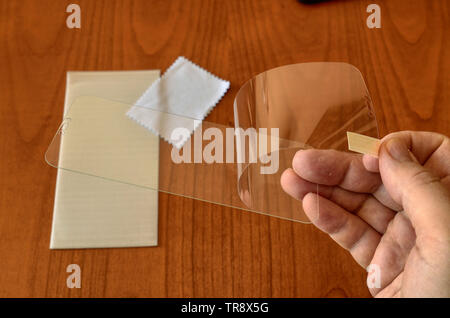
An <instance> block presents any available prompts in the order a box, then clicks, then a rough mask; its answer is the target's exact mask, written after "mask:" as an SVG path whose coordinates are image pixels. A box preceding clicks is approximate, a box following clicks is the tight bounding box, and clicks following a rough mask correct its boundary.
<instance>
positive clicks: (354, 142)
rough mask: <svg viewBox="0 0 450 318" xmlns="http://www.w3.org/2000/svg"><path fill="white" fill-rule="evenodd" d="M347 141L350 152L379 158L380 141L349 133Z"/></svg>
mask: <svg viewBox="0 0 450 318" xmlns="http://www.w3.org/2000/svg"><path fill="white" fill-rule="evenodd" d="M347 140H348V149H349V150H351V151H354V152H359V153H362V154H367V155H371V156H374V157H378V151H379V149H380V144H381V141H380V139H377V138H373V137H369V136H364V135H361V134H357V133H354V132H350V131H347Z"/></svg>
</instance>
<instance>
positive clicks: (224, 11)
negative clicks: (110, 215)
mask: <svg viewBox="0 0 450 318" xmlns="http://www.w3.org/2000/svg"><path fill="white" fill-rule="evenodd" d="M69 3H78V4H80V7H81V12H82V21H81V23H82V24H81V29H68V28H67V27H66V24H65V20H66V18H67V16H68V14H67V13H66V7H67V5H68V4H69ZM370 3H377V4H379V5H380V6H381V23H382V27H381V29H368V27H367V26H366V18H367V16H368V15H369V14H368V13H366V7H367V6H368V4H370ZM179 55H184V56H186V57H187V58H189V59H191V60H193V61H194V62H196V63H198V64H199V65H201V66H203V67H205V68H206V69H208V70H210V71H211V72H213V73H215V74H217V75H219V76H221V77H223V78H225V79H228V80H230V81H231V90H230V91H229V92H228V93H227V95H226V96H225V98H224V99H223V100H222V101H221V102H220V104H219V106H218V107H217V108H216V109H215V110H214V111H213V113H212V114H211V115H210V116H211V117H210V118H212V119H214V120H217V119H220V120H223V121H226V122H232V120H233V112H232V103H233V99H234V96H235V94H236V92H237V90H238V88H239V87H240V85H242V84H243V83H244V82H245V81H246V80H247V79H249V78H251V77H252V76H254V75H256V74H258V73H260V72H262V71H264V70H267V69H270V68H273V67H276V66H280V65H285V64H291V63H300V62H310V61H341V62H348V63H351V64H353V65H355V66H356V67H358V68H359V69H360V70H361V72H362V73H363V75H364V77H365V79H366V83H367V86H368V88H369V91H370V93H371V95H372V98H373V102H374V105H375V108H376V114H377V117H378V121H379V126H380V133H381V135H385V134H387V133H389V132H392V131H396V130H401V129H414V130H430V131H437V132H441V133H445V134H447V135H450V116H449V113H448V112H449V107H450V78H449V77H450V75H449V74H450V1H446V0H442V1H437V0H434V1H430V0H416V1H412V0H395V1H393V0H384V1H383V0H370V1H357V0H347V1H345V0H342V1H339V0H336V1H330V2H324V3H321V4H318V5H310V6H308V5H303V4H300V3H299V2H297V1H294V0H280V1H261V0H254V1H250V0H230V1H186V0H182V1H147V0H145V1H144V0H142V1H112V0H109V1H106V0H104V1H87V0H84V1H75V0H73V1H37V0H36V1H10V0H1V1H0V136H1V137H0V138H1V142H0V296H2V297H5V296H8V297H334V296H338V297H341V296H351V297H366V296H370V295H369V293H368V292H367V288H366V284H365V279H366V278H365V271H364V270H363V269H362V268H360V267H359V266H358V265H357V264H356V263H355V262H354V261H353V259H352V258H351V256H350V255H349V253H347V252H346V251H344V250H343V249H341V248H340V247H339V246H338V245H337V244H336V243H334V242H333V241H332V240H331V239H330V238H329V237H328V236H326V235H324V234H323V233H321V232H319V231H318V230H317V229H315V228H314V227H313V226H311V225H303V224H297V223H294V222H289V221H283V220H279V219H276V218H271V217H267V216H261V215H256V214H252V213H249V212H243V211H240V210H234V209H230V208H225V207H218V206H215V205H212V204H206V203H202V202H197V201H193V200H190V199H184V198H179V197H174V196H170V195H166V194H160V196H159V200H160V207H159V243H160V245H159V246H158V247H153V248H126V249H91V250H64V251H62V250H53V251H51V250H49V248H48V246H49V239H50V231H51V222H52V209H53V200H54V189H55V177H56V171H55V169H54V168H52V167H50V166H48V165H47V164H46V163H45V162H44V152H45V150H46V148H47V146H48V145H49V143H50V141H51V138H52V136H53V135H54V133H55V131H56V129H57V127H58V125H59V122H60V121H61V114H62V108H63V98H64V88H65V76H66V71H67V70H134V69H161V70H165V69H166V68H167V67H168V66H169V65H170V64H171V62H172V61H174V60H175V58H176V57H177V56H179ZM72 263H76V264H79V265H80V266H81V270H82V288H81V289H69V288H67V287H66V278H67V275H68V274H67V273H66V266H67V265H68V264H72Z"/></svg>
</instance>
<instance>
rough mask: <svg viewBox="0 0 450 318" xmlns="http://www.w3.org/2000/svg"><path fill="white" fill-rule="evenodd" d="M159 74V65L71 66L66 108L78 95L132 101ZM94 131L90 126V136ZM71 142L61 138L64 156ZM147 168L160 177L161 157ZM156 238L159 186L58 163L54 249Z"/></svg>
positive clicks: (120, 244) (155, 143)
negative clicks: (135, 67)
mask: <svg viewBox="0 0 450 318" xmlns="http://www.w3.org/2000/svg"><path fill="white" fill-rule="evenodd" d="M159 74H160V73H159V71H158V70H154V71H118V72H68V73H67V83H66V98H65V105H64V113H67V110H68V109H69V107H70V105H71V104H72V103H73V101H74V100H76V98H77V97H80V96H97V97H102V98H105V99H110V100H115V101H121V102H125V103H129V104H133V103H134V102H135V101H136V100H137V99H138V98H139V97H140V96H141V94H142V93H143V92H144V91H145V90H146V89H147V88H148V86H149V85H151V83H152V82H153V81H155V80H156V79H157V78H159ZM124 116H125V115H124ZM130 121H131V120H130ZM69 129H70V127H69ZM130 129H133V127H132V126H130ZM121 131H122V132H123V130H122V129H121ZM90 133H91V132H86V134H87V137H88V136H89V134H90ZM151 143H152V145H153V147H156V148H155V149H158V146H159V138H158V137H157V136H155V137H154V139H153V140H152V141H151ZM71 146H72V145H70V142H69V141H68V142H66V140H63V143H62V145H61V150H60V160H64V149H69V147H71ZM110 150H111V151H114V149H110ZM105 151H108V149H105ZM153 152H154V150H153ZM146 171H147V172H146V173H148V176H147V177H148V178H155V182H157V178H158V158H154V160H152V161H151V162H149V167H148V169H146ZM157 244H158V191H156V190H149V189H144V188H140V187H136V186H132V185H128V184H123V183H119V182H114V181H109V180H105V179H102V178H98V177H93V176H88V175H84V174H80V173H77V172H71V171H67V170H63V169H58V173H57V182H56V191H55V204H54V211H53V224H52V234H51V240H50V248H51V249H66V248H100V247H132V246H155V245H157Z"/></svg>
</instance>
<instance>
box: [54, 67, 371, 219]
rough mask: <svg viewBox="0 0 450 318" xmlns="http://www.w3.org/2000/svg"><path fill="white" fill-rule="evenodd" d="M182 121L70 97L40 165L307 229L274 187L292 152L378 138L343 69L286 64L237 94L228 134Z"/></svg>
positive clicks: (359, 85)
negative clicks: (352, 138)
mask: <svg viewBox="0 0 450 318" xmlns="http://www.w3.org/2000/svg"><path fill="white" fill-rule="evenodd" d="M131 107H138V112H139V113H140V115H141V119H142V121H141V122H140V123H138V122H136V121H134V120H132V119H130V118H129V117H127V116H126V113H127V111H128V110H129V109H130V108H131ZM230 111H231V110H230ZM186 114H188V111H187V110H184V111H183V113H180V112H174V111H173V110H171V109H170V105H161V108H160V109H149V108H146V107H144V106H142V105H134V106H132V105H130V104H128V103H123V102H121V101H112V100H108V99H104V98H100V97H95V96H83V97H79V98H78V99H76V100H75V102H74V103H73V104H72V105H71V106H70V108H69V111H68V112H67V115H66V117H65V118H64V121H63V123H62V124H61V126H60V128H59V129H58V132H57V134H56V135H55V137H54V139H53V141H52V143H51V144H50V147H49V149H48V151H47V153H46V161H47V162H48V163H49V164H50V165H52V166H54V167H57V168H60V169H67V170H71V171H76V172H79V173H83V174H87V175H91V176H94V177H100V178H104V179H107V180H110V181H111V182H122V183H127V184H131V185H135V186H137V187H144V188H148V189H153V190H159V191H162V192H166V193H170V194H174V195H180V196H185V197H189V198H193V199H197V200H202V201H207V202H211V203H215V204H219V205H225V206H229V207H234V208H238V209H243V210H248V211H253V212H257V213H263V214H268V215H272V216H276V217H280V218H284V219H289V220H294V221H300V222H308V219H307V218H306V216H305V214H304V212H303V210H302V205H301V202H299V201H297V200H295V199H292V198H291V197H289V196H288V195H287V194H285V193H284V191H283V190H282V188H281V185H280V177H281V174H282V172H283V171H284V170H285V169H287V168H290V167H291V166H292V164H291V163H292V158H293V156H294V154H295V153H296V151H298V150H299V149H307V148H320V149H338V150H342V151H346V150H347V142H346V140H347V139H346V132H347V131H353V132H358V133H361V134H364V135H368V136H373V137H378V130H377V124H376V120H375V116H374V113H373V110H372V104H371V100H370V97H369V94H368V91H367V88H366V86H365V84H364V80H363V78H362V76H361V74H360V72H359V71H358V70H357V69H356V68H355V67H353V66H351V65H349V64H345V63H304V64H295V65H288V66H283V67H279V68H276V69H272V70H269V71H267V72H264V73H262V74H259V75H258V76H256V77H255V78H253V79H251V80H250V81H248V82H247V83H246V84H245V85H244V86H243V87H242V88H241V89H240V90H239V92H238V93H237V95H236V98H235V101H234V119H235V123H234V127H231V126H224V125H221V124H218V123H215V122H211V121H208V120H205V121H202V122H201V121H200V118H192V117H189V116H187V115H186ZM145 123H147V125H146V126H147V127H148V125H150V126H151V127H153V128H154V129H153V131H155V130H157V131H161V130H168V131H170V132H171V136H172V137H173V140H174V141H179V140H180V138H181V139H182V140H183V141H185V142H184V146H183V147H182V148H181V149H178V148H176V147H173V146H172V145H171V144H170V143H169V142H168V141H166V140H162V139H160V140H159V141H158V140H156V141H155V138H151V136H154V132H152V131H150V130H149V129H147V128H146V127H144V126H143V124H145ZM149 123H150V124H149ZM191 131H193V133H192V134H190V132H191ZM155 142H156V143H159V151H156V150H155V149H158V147H157V145H155ZM62 150H63V151H62ZM158 158H159V161H158V160H157V159H158ZM158 162H159V164H157V163H158ZM155 163H156V164H155Z"/></svg>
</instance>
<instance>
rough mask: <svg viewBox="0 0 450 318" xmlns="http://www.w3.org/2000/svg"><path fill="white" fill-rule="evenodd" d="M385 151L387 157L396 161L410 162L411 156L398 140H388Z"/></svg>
mask: <svg viewBox="0 0 450 318" xmlns="http://www.w3.org/2000/svg"><path fill="white" fill-rule="evenodd" d="M386 149H387V151H388V153H389V155H390V156H391V157H392V158H393V159H395V160H397V161H401V162H403V161H411V155H410V153H409V150H408V148H407V147H406V145H405V143H404V142H402V141H401V140H400V139H398V138H392V139H390V140H388V142H387V144H386Z"/></svg>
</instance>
